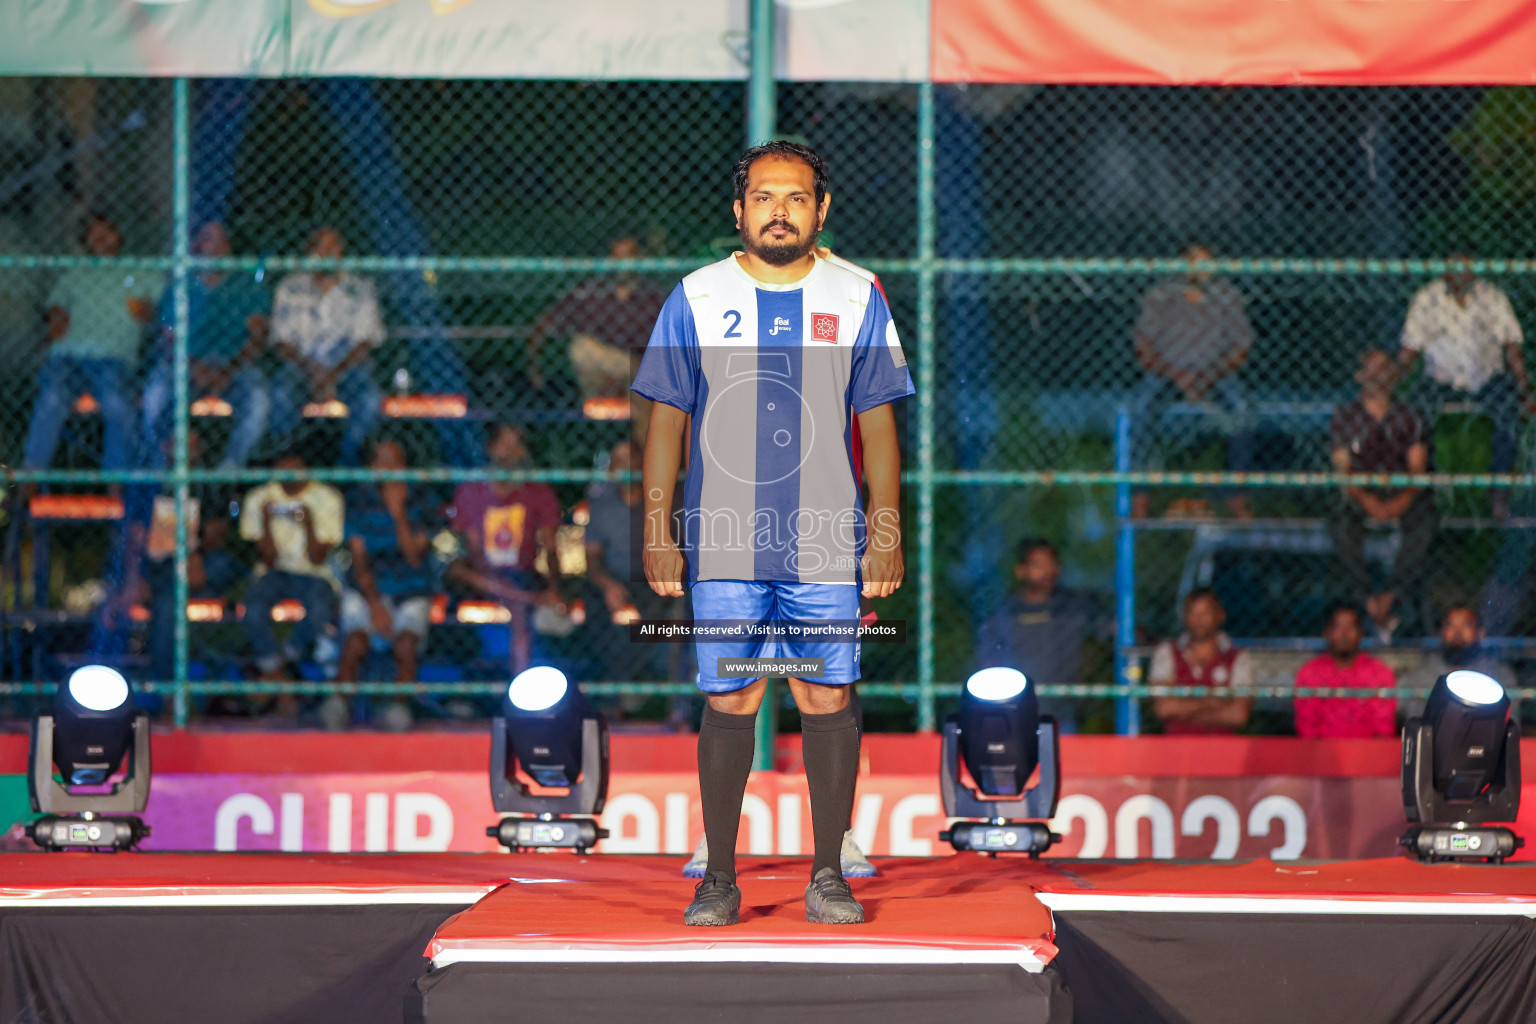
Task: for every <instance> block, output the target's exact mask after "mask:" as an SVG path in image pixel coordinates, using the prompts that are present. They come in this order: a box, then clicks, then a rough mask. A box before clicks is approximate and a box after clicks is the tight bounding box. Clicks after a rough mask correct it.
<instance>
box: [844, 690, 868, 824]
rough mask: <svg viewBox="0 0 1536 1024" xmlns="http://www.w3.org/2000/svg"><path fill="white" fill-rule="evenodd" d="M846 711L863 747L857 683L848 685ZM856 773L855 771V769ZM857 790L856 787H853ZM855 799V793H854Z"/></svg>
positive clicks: (850, 813) (850, 814) (861, 706)
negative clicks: (850, 713) (851, 716)
mask: <svg viewBox="0 0 1536 1024" xmlns="http://www.w3.org/2000/svg"><path fill="white" fill-rule="evenodd" d="M848 710H850V711H852V712H853V728H854V730H855V731H857V732H858V734H859V746H860V747H862V746H863V745H864V702H863V701H861V700H859V687H858V684H857V683H849V684H848ZM855 771H857V769H855ZM855 789H857V787H855ZM855 799H857V793H855ZM852 830H853V800H849V801H848V828H847V829H846V830H845V831H852Z"/></svg>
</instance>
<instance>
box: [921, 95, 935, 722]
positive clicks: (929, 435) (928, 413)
mask: <svg viewBox="0 0 1536 1024" xmlns="http://www.w3.org/2000/svg"><path fill="white" fill-rule="evenodd" d="M917 88H918V93H917V686H918V698H917V727H918V729H919V730H920V731H922V732H932V731H933V729H934V728H935V723H936V721H937V718H938V713H937V709H936V708H935V706H934V699H935V697H934V690H933V640H934V628H933V429H934V408H935V405H934V400H935V396H934V393H933V389H934V377H935V374H934V365H933V363H934V347H935V346H934V320H933V307H934V296H933V288H934V283H933V273H934V206H933V83H932V82H923V83H921V84H920V85H919V86H918V87H917Z"/></svg>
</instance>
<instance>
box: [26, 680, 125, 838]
mask: <svg viewBox="0 0 1536 1024" xmlns="http://www.w3.org/2000/svg"><path fill="white" fill-rule="evenodd" d="M132 697H133V695H132V691H131V689H130V688H129V686H128V681H127V680H126V679H124V678H123V676H122V673H120V672H118V671H117V670H116V669H113V668H109V667H107V666H105V665H86V666H84V667H82V668H78V669H76V670H75V671H74V672H72V673H71V674H70V676H69V678H68V679H66V680H65V681H64V682H63V684H61V685H60V686H59V692H58V694H57V695H56V696H55V697H54V701H53V709H52V714H40V715H37V716H36V717H35V718H33V720H32V750H31V757H30V759H29V764H28V769H27V789H28V793H29V795H30V796H31V799H32V809H33V810H34V811H37V812H38V813H40V814H42V815H44V816H43V817H42V818H39V819H38V820H37V821H35V822H33V823H32V828H31V832H32V839H33V841H34V842H36V843H37V844H38V845H39V846H41V847H43V848H44V849H50V850H52V849H102V850H116V849H127V848H130V847H132V846H136V845H137V844H138V842H139V840H141V839H143V838H144V837H145V836H147V835H149V827H148V826H147V825H145V824H144V823H143V821H141V820H140V819H139V818H137V817H135V816H134V815H137V814H139V813H141V812H142V811H143V810H144V807H145V806H146V805H147V804H148V802H149V784H150V774H151V769H150V757H149V742H150V741H149V716H148V715H146V714H144V713H143V712H136V711H135V710H134V707H133V699H132ZM130 752H131V755H132V756H131V757H130V756H129V754H130ZM125 765H126V767H125ZM55 768H57V770H58V772H59V775H60V776H61V777H62V779H60V778H55V777H54V769H55ZM120 769H125V770H124V774H123V776H122V778H121V779H119V780H118V781H117V782H115V783H114V782H112V781H111V780H112V777H113V776H114V775H115V774H116V773H117V772H118V771H119V770H120ZM107 815H120V817H106V816H107Z"/></svg>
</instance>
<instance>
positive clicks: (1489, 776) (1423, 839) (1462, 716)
mask: <svg viewBox="0 0 1536 1024" xmlns="http://www.w3.org/2000/svg"><path fill="white" fill-rule="evenodd" d="M1519 809H1520V726H1519V724H1518V723H1517V722H1514V721H1512V720H1511V719H1510V716H1509V695H1508V694H1506V693H1505V692H1504V687H1503V686H1501V685H1500V684H1499V683H1498V681H1496V680H1494V679H1493V678H1491V677H1489V676H1487V675H1484V674H1483V673H1481V672H1474V671H1472V670H1470V669H1457V670H1456V671H1453V672H1447V673H1446V674H1445V675H1443V676H1441V677H1440V678H1439V679H1437V680H1435V685H1434V688H1433V689H1431V690H1430V694H1429V700H1428V701H1426V702H1425V705H1424V714H1423V715H1422V716H1420V717H1417V718H1410V719H1409V720H1408V723H1407V725H1406V726H1404V728H1403V810H1404V813H1405V814H1406V816H1407V818H1408V821H1409V824H1410V827H1409V829H1408V831H1407V833H1405V834H1404V835H1403V836H1402V838H1401V839H1400V840H1399V841H1400V842H1401V843H1402V845H1403V846H1406V847H1407V848H1408V850H1409V852H1410V853H1411V854H1412V855H1413V856H1415V857H1417V858H1418V859H1420V860H1426V861H1438V860H1486V861H1493V862H1494V863H1498V862H1499V861H1502V860H1503V859H1504V858H1506V857H1508V856H1510V855H1511V854H1513V853H1514V852H1515V851H1516V850H1517V849H1519V848H1520V847H1521V846H1523V845H1524V840H1523V839H1521V838H1520V837H1519V836H1517V835H1515V833H1514V832H1513V831H1511V830H1510V829H1508V828H1503V827H1499V826H1489V825H1486V824H1485V823H1487V822H1500V821H1514V820H1515V817H1516V815H1517V813H1518V812H1519ZM1475 826H1481V827H1475Z"/></svg>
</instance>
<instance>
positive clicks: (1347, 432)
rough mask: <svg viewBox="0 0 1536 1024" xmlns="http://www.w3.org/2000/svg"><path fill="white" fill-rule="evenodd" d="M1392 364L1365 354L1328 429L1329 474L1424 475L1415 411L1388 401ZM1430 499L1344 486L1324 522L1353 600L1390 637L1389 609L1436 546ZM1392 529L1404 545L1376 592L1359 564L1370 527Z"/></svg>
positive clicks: (1424, 452)
mask: <svg viewBox="0 0 1536 1024" xmlns="http://www.w3.org/2000/svg"><path fill="white" fill-rule="evenodd" d="M1397 377H1398V370H1397V364H1396V363H1395V362H1393V361H1392V357H1391V356H1390V355H1388V354H1387V353H1385V352H1383V351H1381V350H1380V349H1373V350H1371V351H1370V352H1367V353H1365V355H1364V356H1363V357H1361V360H1360V369H1359V371H1357V372H1356V374H1355V380H1357V381H1359V382H1360V397H1359V398H1358V399H1357V400H1356V401H1353V402H1350V403H1349V404H1347V405H1341V406H1340V407H1339V408H1338V409H1337V410H1335V411H1334V414H1333V422H1332V423H1331V424H1330V426H1329V431H1328V433H1329V448H1330V450H1331V453H1332V457H1333V468H1334V470H1335V471H1336V472H1339V473H1422V472H1424V471H1425V469H1426V468H1428V466H1429V445H1428V443H1427V439H1426V438H1425V436H1424V424H1423V421H1422V420H1421V419H1420V418H1419V415H1418V413H1416V412H1414V411H1413V410H1412V409H1411V408H1409V407H1408V406H1407V405H1405V404H1404V403H1402V402H1398V401H1396V400H1395V399H1393V397H1392V390H1393V388H1395V387H1396V386H1397ZM1436 520H1437V517H1436V514H1435V501H1434V497H1433V495H1431V494H1430V492H1429V491H1428V490H1427V489H1425V488H1421V487H1386V488H1382V487H1353V486H1351V487H1346V488H1345V489H1344V492H1343V494H1341V495H1340V496H1339V500H1338V502H1337V504H1336V505H1335V506H1334V510H1333V513H1332V514H1331V515H1330V516H1329V518H1328V532H1329V534H1330V535H1331V536H1332V537H1333V550H1334V554H1335V555H1337V556H1338V559H1339V564H1340V566H1342V567H1343V569H1344V574H1345V577H1346V579H1347V580H1348V583H1349V587H1350V591H1351V598H1352V599H1353V600H1357V601H1364V602H1365V610H1366V612H1367V613H1368V614H1369V615H1370V617H1371V620H1372V622H1373V623H1374V624H1375V625H1376V627H1377V629H1378V631H1381V632H1384V633H1386V634H1390V633H1391V632H1392V628H1391V627H1392V606H1393V604H1394V603H1395V602H1396V601H1397V598H1398V596H1399V595H1400V594H1402V593H1403V592H1404V591H1405V590H1408V589H1409V588H1411V587H1413V586H1415V585H1416V584H1417V583H1418V581H1419V579H1420V577H1421V576H1422V575H1423V572H1424V563H1425V556H1426V555H1428V554H1429V545H1430V542H1431V541H1433V540H1434V536H1435V525H1436ZM1393 522H1395V523H1397V524H1398V526H1399V527H1400V528H1401V530H1402V541H1401V543H1400V545H1399V546H1398V549H1397V558H1396V560H1395V561H1394V562H1393V563H1392V570H1391V571H1390V572H1389V573H1388V574H1387V578H1386V580H1385V581H1383V583H1382V585H1381V586H1380V587H1374V586H1373V585H1372V581H1371V570H1370V567H1369V566H1368V565H1367V564H1366V561H1365V530H1366V525H1367V524H1368V523H1393Z"/></svg>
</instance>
